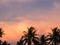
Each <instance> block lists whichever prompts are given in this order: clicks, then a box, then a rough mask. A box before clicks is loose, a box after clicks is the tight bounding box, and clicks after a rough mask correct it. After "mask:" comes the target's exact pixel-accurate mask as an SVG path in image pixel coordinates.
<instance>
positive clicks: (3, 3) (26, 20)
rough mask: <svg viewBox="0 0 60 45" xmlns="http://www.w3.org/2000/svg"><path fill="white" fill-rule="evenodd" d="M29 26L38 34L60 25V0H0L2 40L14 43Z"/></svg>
mask: <svg viewBox="0 0 60 45" xmlns="http://www.w3.org/2000/svg"><path fill="white" fill-rule="evenodd" d="M30 26H33V27H35V28H36V29H37V32H38V33H39V34H47V33H48V32H51V28H54V27H60V0H0V27H1V28H2V29H3V30H4V33H5V34H4V35H3V38H2V40H7V41H8V42H10V43H11V44H12V45H14V44H15V42H17V41H18V40H19V39H20V37H21V36H22V35H23V31H27V27H30Z"/></svg>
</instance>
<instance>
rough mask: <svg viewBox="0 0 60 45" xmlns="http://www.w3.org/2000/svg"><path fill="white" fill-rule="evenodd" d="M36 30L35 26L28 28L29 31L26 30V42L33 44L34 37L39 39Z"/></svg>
mask: <svg viewBox="0 0 60 45" xmlns="http://www.w3.org/2000/svg"><path fill="white" fill-rule="evenodd" d="M36 35H37V34H36V30H35V28H34V27H30V28H28V31H27V32H26V31H24V40H25V43H24V44H28V45H31V44H32V41H33V39H38V38H37V37H36Z"/></svg>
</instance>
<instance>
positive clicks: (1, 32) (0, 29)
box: [0, 28, 4, 37]
mask: <svg viewBox="0 0 60 45" xmlns="http://www.w3.org/2000/svg"><path fill="white" fill-rule="evenodd" d="M3 34H4V33H3V31H2V28H0V37H2V35H3Z"/></svg>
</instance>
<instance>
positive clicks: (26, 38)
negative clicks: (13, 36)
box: [17, 27, 60, 45]
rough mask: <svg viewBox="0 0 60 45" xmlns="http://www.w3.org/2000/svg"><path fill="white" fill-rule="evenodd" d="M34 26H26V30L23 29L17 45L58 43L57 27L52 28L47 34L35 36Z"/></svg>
mask: <svg viewBox="0 0 60 45" xmlns="http://www.w3.org/2000/svg"><path fill="white" fill-rule="evenodd" d="M37 36H38V34H36V30H35V28H34V27H30V28H28V31H27V32H26V31H24V35H23V36H22V37H21V39H20V40H19V41H18V42H17V45H59V44H60V29H58V28H57V27H55V28H53V29H52V33H48V35H44V34H43V35H40V37H37Z"/></svg>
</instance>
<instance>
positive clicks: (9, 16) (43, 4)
mask: <svg viewBox="0 0 60 45" xmlns="http://www.w3.org/2000/svg"><path fill="white" fill-rule="evenodd" d="M1 1H3V0H1ZM5 1H6V2H7V0H5ZM5 1H4V2H5ZM8 1H9V2H8V3H0V21H3V22H20V21H24V19H25V20H27V19H28V20H33V21H39V20H41V21H42V20H43V21H47V20H48V18H50V17H52V15H53V16H54V15H57V14H58V12H60V10H59V9H60V8H59V9H58V8H55V7H58V6H59V3H58V2H59V0H56V1H55V0H32V1H31V2H28V1H29V0H28V1H27V0H22V1H27V2H20V1H21V0H8ZM58 10H59V11H58ZM54 13H55V14H54ZM59 14H60V13H59ZM59 14H58V15H59ZM49 15H51V16H49ZM58 17H59V16H58ZM52 19H53V18H52Z"/></svg>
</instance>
